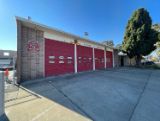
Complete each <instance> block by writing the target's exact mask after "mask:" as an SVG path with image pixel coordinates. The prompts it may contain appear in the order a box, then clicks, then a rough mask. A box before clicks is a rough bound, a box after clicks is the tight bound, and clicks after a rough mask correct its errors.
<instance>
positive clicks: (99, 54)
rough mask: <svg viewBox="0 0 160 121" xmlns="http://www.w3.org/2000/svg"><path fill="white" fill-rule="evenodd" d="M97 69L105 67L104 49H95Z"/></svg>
mask: <svg viewBox="0 0 160 121" xmlns="http://www.w3.org/2000/svg"><path fill="white" fill-rule="evenodd" d="M94 53H95V69H104V50H100V49H94Z"/></svg>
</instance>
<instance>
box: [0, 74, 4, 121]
mask: <svg viewBox="0 0 160 121" xmlns="http://www.w3.org/2000/svg"><path fill="white" fill-rule="evenodd" d="M3 116H4V74H3V72H0V120H1V119H2V117H3Z"/></svg>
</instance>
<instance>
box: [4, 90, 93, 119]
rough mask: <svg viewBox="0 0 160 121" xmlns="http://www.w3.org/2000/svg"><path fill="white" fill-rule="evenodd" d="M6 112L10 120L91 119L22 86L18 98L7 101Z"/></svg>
mask: <svg viewBox="0 0 160 121" xmlns="http://www.w3.org/2000/svg"><path fill="white" fill-rule="evenodd" d="M5 112H6V115H7V117H8V119H9V120H10V121H90V119H88V118H86V117H84V116H82V115H80V114H78V113H76V112H74V111H72V110H69V109H67V108H66V107H64V106H62V105H60V104H58V103H56V102H54V101H52V100H49V99H47V98H45V97H42V96H38V95H35V94H32V93H30V92H28V91H26V90H24V89H21V88H20V89H19V93H18V97H17V99H15V100H13V101H9V102H6V104H5Z"/></svg>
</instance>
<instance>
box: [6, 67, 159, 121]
mask: <svg viewBox="0 0 160 121" xmlns="http://www.w3.org/2000/svg"><path fill="white" fill-rule="evenodd" d="M22 85H23V86H24V87H25V88H26V89H28V90H30V91H32V92H34V93H36V94H38V95H40V97H41V96H43V97H42V98H40V97H39V96H35V95H32V96H33V97H32V96H31V97H30V96H28V98H29V99H28V100H31V101H26V102H25V103H19V104H17V105H11V106H8V107H7V108H6V112H7V115H8V118H9V119H11V121H14V120H13V119H14V118H13V116H16V114H18V117H19V118H17V119H16V121H18V120H19V121H22V119H21V117H24V119H26V120H24V119H23V121H30V120H32V119H35V120H38V121H41V120H42V121H54V120H55V121H72V120H74V121H75V120H76V121H77V120H80V121H82V120H89V119H91V120H94V121H159V119H160V115H159V112H160V103H159V102H160V71H159V70H144V69H135V68H122V69H114V70H103V71H95V72H90V73H83V74H78V75H74V76H66V77H62V78H53V79H51V78H50V79H46V80H44V81H35V82H34V81H32V82H31V83H23V84H22ZM34 96H35V97H34ZM30 98H31V99H30ZM52 106H53V110H52ZM22 108H23V109H22ZM43 111H44V112H43ZM39 114H40V115H39ZM41 114H42V115H41ZM77 116H78V118H77ZM16 117H17V116H16ZM36 117H37V118H36ZM71 118H72V119H71ZM20 119H21V120H20Z"/></svg>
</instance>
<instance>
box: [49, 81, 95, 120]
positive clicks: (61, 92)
mask: <svg viewBox="0 0 160 121" xmlns="http://www.w3.org/2000/svg"><path fill="white" fill-rule="evenodd" d="M49 83H50V82H49ZM50 84H51V86H53V87H54V88H55V89H56V90H57V91H58V92H59V93H60V94H62V95H63V96H64V97H65V98H67V99H68V100H69V101H70V102H71V103H72V104H73V105H74V106H75V107H76V108H77V109H79V110H80V111H81V112H82V113H84V114H85V115H86V116H87V117H88V118H90V119H91V120H93V121H95V120H94V119H93V118H92V117H91V116H90V115H89V114H88V113H87V112H85V111H84V110H83V109H82V108H81V107H80V106H79V105H77V104H76V103H75V102H74V101H73V100H72V99H71V98H69V97H68V96H67V95H66V94H65V93H64V92H63V91H62V90H60V89H58V88H57V87H56V86H55V85H54V84H53V83H50Z"/></svg>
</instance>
